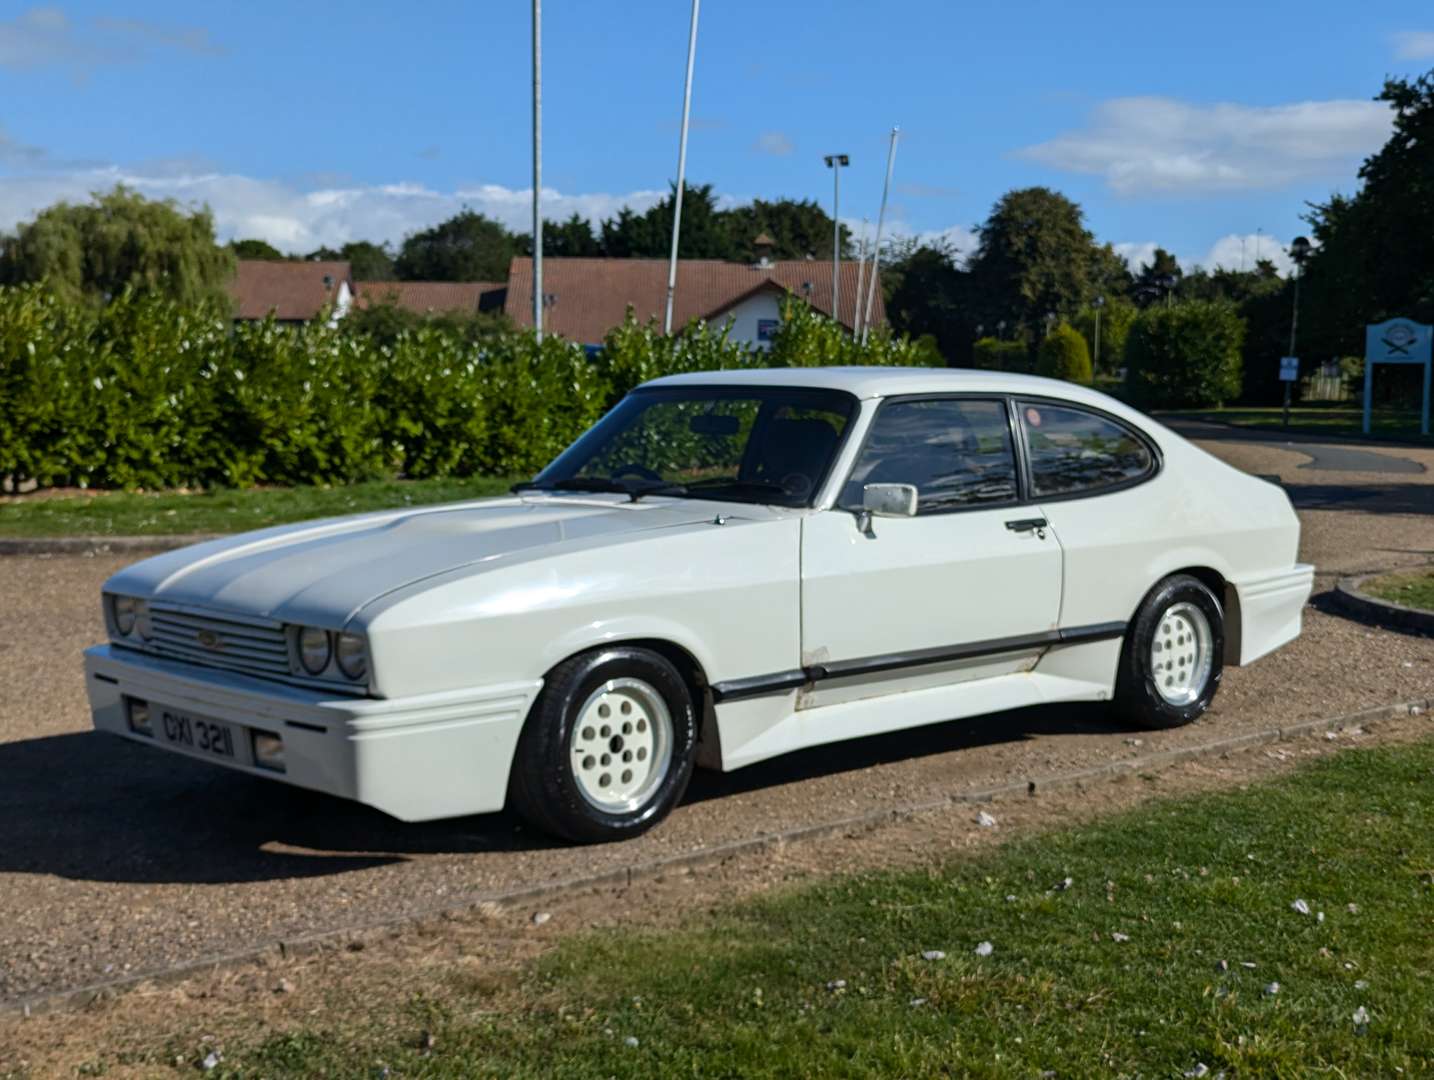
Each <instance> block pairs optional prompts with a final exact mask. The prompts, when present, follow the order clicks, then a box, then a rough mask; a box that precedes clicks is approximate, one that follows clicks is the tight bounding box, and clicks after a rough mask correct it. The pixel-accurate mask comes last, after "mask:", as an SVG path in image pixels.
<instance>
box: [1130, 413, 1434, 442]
mask: <svg viewBox="0 0 1434 1080" xmlns="http://www.w3.org/2000/svg"><path fill="white" fill-rule="evenodd" d="M1156 415H1157V416H1181V417H1185V418H1187V419H1190V420H1213V421H1214V422H1216V423H1218V424H1234V425H1236V426H1237V427H1249V428H1262V429H1274V430H1281V431H1282V430H1284V423H1283V416H1284V413H1283V410H1281V409H1280V408H1279V406H1273V407H1271V408H1242V407H1231V408H1227V409H1171V410H1167V411H1164V412H1160V413H1157V414H1156ZM1363 425H1364V413H1363V412H1362V411H1361V410H1360V409H1358V408H1349V407H1346V406H1341V405H1332V406H1318V405H1306V406H1297V407H1294V408H1291V409H1290V428H1289V430H1291V431H1304V432H1314V433H1317V434H1321V435H1359V436H1361V437H1362V435H1363V430H1364V427H1363ZM1370 437H1371V438H1386V439H1395V438H1397V439H1414V440H1424V441H1430V442H1434V436H1428V435H1420V434H1419V413H1418V412H1417V411H1415V410H1408V411H1391V410H1385V411H1380V410H1375V412H1374V415H1373V416H1371V417H1370Z"/></svg>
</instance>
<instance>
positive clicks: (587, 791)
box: [509, 646, 697, 843]
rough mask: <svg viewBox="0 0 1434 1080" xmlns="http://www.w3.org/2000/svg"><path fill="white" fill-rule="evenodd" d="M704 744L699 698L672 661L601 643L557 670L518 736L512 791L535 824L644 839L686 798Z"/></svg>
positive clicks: (584, 838) (579, 837)
mask: <svg viewBox="0 0 1434 1080" xmlns="http://www.w3.org/2000/svg"><path fill="white" fill-rule="evenodd" d="M696 747H697V717H696V714H695V711H694V709H693V704H692V695H691V693H690V692H689V691H688V689H687V684H686V682H685V681H684V680H683V678H682V676H681V675H680V674H679V673H678V671H677V669H676V668H674V667H673V666H672V664H671V662H670V661H668V660H667V659H666V658H665V657H663V656H661V655H659V654H658V653H655V652H652V651H651V650H648V649H639V648H632V647H627V646H614V647H612V648H603V649H593V650H592V651H590V652H586V653H582V654H580V655H578V656H575V657H573V658H572V659H570V660H565V661H564V662H563V663H561V664H559V665H558V666H557V667H556V668H554V669H553V670H552V672H550V673H549V675H548V678H547V680H546V682H545V684H544V686H543V691H542V693H541V694H540V695H539V697H538V700H537V702H536V704H535V705H534V706H533V710H532V712H531V713H530V714H529V716H528V720H527V723H526V724H525V725H524V726H523V733H522V734H521V735H520V736H519V738H518V748H517V753H516V755H515V758H514V761H513V770H512V780H511V782H510V785H509V794H510V797H511V798H512V800H513V804H514V807H515V808H516V809H517V811H518V812H519V813H520V814H522V816H523V817H524V818H526V819H527V820H528V821H529V822H530V823H532V824H533V825H535V826H537V827H538V828H540V829H542V830H543V831H544V832H548V833H552V834H553V835H555V836H558V837H561V838H562V839H565V840H572V841H576V842H578V843H595V842H598V841H603V840H621V839H625V838H627V837H630V836H637V835H639V834H641V833H644V832H646V831H647V830H648V829H650V828H652V826H654V825H656V824H657V823H658V822H659V821H661V820H662V819H663V818H664V817H666V816H667V814H668V813H669V812H670V811H671V810H672V808H673V807H674V806H676V805H677V803H678V802H679V801H680V800H681V798H682V795H683V793H684V792H685V791H686V790H687V782H688V780H690V779H691V777H692V765H693V759H694V756H695V754H696Z"/></svg>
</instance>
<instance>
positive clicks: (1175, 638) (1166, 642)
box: [1150, 601, 1214, 706]
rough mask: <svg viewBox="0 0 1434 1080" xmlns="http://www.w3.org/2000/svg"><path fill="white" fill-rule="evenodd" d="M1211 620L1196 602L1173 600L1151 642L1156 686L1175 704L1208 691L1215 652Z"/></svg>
mask: <svg viewBox="0 0 1434 1080" xmlns="http://www.w3.org/2000/svg"><path fill="white" fill-rule="evenodd" d="M1212 641H1213V636H1212V635H1211V633H1210V620H1209V619H1207V618H1206V617H1205V613H1204V612H1203V611H1201V610H1200V609H1199V608H1198V607H1196V606H1195V605H1194V604H1190V603H1186V602H1184V601H1182V602H1181V603H1178V604H1172V605H1170V607H1168V608H1166V609H1165V612H1164V614H1162V615H1161V616H1160V621H1159V623H1158V625H1157V626H1156V627H1155V635H1154V640H1153V641H1152V642H1151V643H1150V674H1151V677H1152V678H1153V679H1154V680H1155V689H1156V691H1157V692H1158V693H1159V694H1160V696H1161V697H1162V698H1164V699H1165V700H1166V701H1168V702H1169V703H1170V704H1171V705H1176V706H1181V705H1189V704H1190V703H1191V702H1192V701H1195V700H1196V699H1197V698H1199V697H1200V695H1201V694H1202V693H1204V692H1205V684H1206V682H1207V681H1209V678H1210V668H1211V660H1212V656H1213V653H1214V648H1213V644H1212Z"/></svg>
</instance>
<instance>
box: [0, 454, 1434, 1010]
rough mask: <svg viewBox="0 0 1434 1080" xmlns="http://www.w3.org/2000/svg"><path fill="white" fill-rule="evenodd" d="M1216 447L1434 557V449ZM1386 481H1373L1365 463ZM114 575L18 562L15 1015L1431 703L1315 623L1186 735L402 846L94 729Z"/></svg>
mask: <svg viewBox="0 0 1434 1080" xmlns="http://www.w3.org/2000/svg"><path fill="white" fill-rule="evenodd" d="M1205 445H1206V447H1207V449H1209V450H1210V451H1211V452H1212V453H1215V454H1217V455H1219V456H1220V457H1223V458H1225V459H1227V460H1229V461H1231V462H1233V463H1235V464H1237V465H1239V466H1240V467H1241V468H1244V469H1247V470H1248V471H1250V472H1254V473H1263V474H1271V473H1278V474H1279V475H1280V476H1281V477H1282V478H1284V479H1285V481H1286V483H1287V487H1288V489H1289V490H1290V492H1291V497H1292V498H1293V500H1294V501H1295V503H1296V505H1297V506H1298V507H1300V514H1301V518H1302V520H1303V522H1304V537H1303V541H1302V558H1304V559H1305V560H1307V561H1312V562H1314V563H1315V564H1316V565H1317V566H1318V567H1319V568H1320V571H1321V576H1320V579H1319V585H1318V586H1317V592H1318V591H1322V590H1323V589H1326V588H1328V586H1329V585H1330V584H1331V581H1332V575H1333V574H1336V573H1338V574H1347V573H1354V572H1358V571H1365V570H1376V569H1384V568H1391V567H1398V566H1405V565H1414V564H1418V563H1422V562H1428V561H1430V560H1431V559H1434V451H1427V450H1403V449H1397V450H1396V449H1384V448H1380V449H1369V448H1360V449H1362V450H1364V449H1368V452H1369V453H1372V454H1381V455H1389V456H1391V457H1393V458H1396V459H1402V460H1403V461H1405V462H1414V463H1417V464H1419V465H1423V466H1425V468H1424V469H1423V470H1422V471H1417V472H1416V471H1413V470H1409V469H1408V468H1407V466H1399V467H1397V468H1400V469H1401V470H1402V471H1398V472H1385V471H1382V470H1381V471H1369V472H1362V471H1350V470H1349V469H1348V467H1347V466H1348V463H1349V461H1360V460H1363V459H1345V460H1344V461H1343V463H1342V464H1343V467H1340V468H1337V469H1335V468H1331V469H1323V470H1322V469H1318V468H1312V467H1310V466H1311V463H1312V456H1311V455H1310V454H1306V453H1301V452H1300V451H1299V449H1298V448H1297V447H1295V446H1289V445H1285V444H1282V443H1279V442H1274V441H1265V440H1261V441H1258V442H1244V441H1238V440H1234V439H1230V438H1223V437H1222V438H1217V439H1212V440H1210V441H1208V442H1206V443H1205ZM1366 464H1368V462H1366ZM123 561H124V560H120V559H115V558H105V557H97V558H72V557H65V558H50V559H46V558H21V557H16V558H9V559H0V581H3V584H4V587H5V594H6V604H5V608H6V615H7V618H6V619H5V620H4V622H3V624H0V678H3V680H4V683H3V685H4V686H5V687H6V693H5V695H4V697H3V699H0V778H3V784H0V911H3V912H5V913H6V918H5V919H4V920H0V1002H3V1001H6V1000H11V999H14V998H17V997H21V996H24V995H28V994H30V993H35V992H39V991H45V990H58V989H64V988H68V987H73V986H82V985H86V984H89V983H93V982H97V981H100V980H102V979H104V978H106V977H113V976H115V975H119V974H123V973H125V972H128V971H142V970H149V969H154V968H159V967H163V966H165V965H168V964H173V963H181V962H186V961H194V960H198V959H202V958H204V957H206V956H210V955H215V954H224V953H229V952H235V951H240V950H243V949H245V948H247V947H250V946H253V945H256V944H259V943H261V942H264V941H269V940H273V939H276V938H282V937H289V936H293V935H297V934H302V933H305V932H311V931H315V930H320V929H326V928H331V927H336V926H342V925H347V924H356V923H362V922H367V921H372V920H375V919H379V918H383V917H388V916H393V915H398V914H401V913H403V912H405V911H409V910H416V909H424V908H431V907H433V906H435V905H437V904H440V903H443V902H445V901H452V902H455V903H456V902H458V901H460V900H461V899H462V898H464V897H465V896H472V895H477V894H484V893H489V892H493V891H496V890H500V889H505V888H511V887H514V886H518V885H521V884H523V883H536V882H543V881H549V880H554V879H561V878H566V877H570V876H574V875H579V874H585V873H590V872H595V871H601V870H605V869H620V868H622V867H623V866H625V865H627V864H629V863H630V862H633V861H640V860H641V861H645V860H647V859H651V858H657V857H662V856H665V855H670V854H676V853H680V852H688V851H693V850H696V849H700V848H704V847H707V846H710V845H714V844H720V843H722V842H724V841H730V840H737V839H742V838H746V837H750V836H752V835H755V834H759V833H766V832H772V831H776V830H781V829H786V828H790V827H793V826H799V825H803V824H809V823H818V822H821V821H825V820H829V819H834V818H839V817H845V816H849V815H852V814H854V813H859V812H866V811H870V810H875V809H878V808H881V807H884V806H888V805H894V804H901V803H909V802H917V801H922V800H926V799H935V798H939V797H940V796H941V795H943V794H944V793H949V792H953V791H959V790H965V789H980V788H984V787H988V786H992V785H995V784H997V783H1001V782H1005V781H1008V780H1009V779H1011V778H1012V777H1015V776H1041V775H1046V774H1049V773H1053V772H1057V771H1063V770H1066V769H1069V768H1072V767H1079V766H1082V765H1095V764H1098V763H1101V762H1105V761H1109V760H1111V759H1113V758H1119V757H1122V756H1125V757H1131V756H1136V755H1139V754H1147V753H1150V752H1152V751H1157V750H1160V749H1165V748H1174V747H1178V746H1185V745H1192V744H1196V743H1203V742H1208V741H1210V740H1212V739H1215V738H1219V737H1222V736H1226V735H1234V734H1238V733H1240V732H1243V731H1252V730H1258V729H1262V728H1268V727H1272V726H1276V725H1278V724H1283V723H1290V722H1294V721H1298V720H1302V719H1313V718H1317V717H1328V716H1334V715H1338V714H1341V713H1345V712H1351V711H1354V710H1356V709H1359V708H1362V707H1367V706H1372V705H1379V704H1386V703H1393V702H1397V701H1403V700H1409V699H1413V698H1418V697H1425V696H1428V695H1429V694H1430V693H1431V692H1434V640H1430V639H1428V638H1419V637H1412V636H1409V635H1405V634H1399V633H1391V632H1386V631H1382V630H1377V629H1374V628H1371V627H1367V626H1364V625H1361V624H1359V623H1355V622H1351V621H1348V620H1346V619H1343V618H1340V617H1337V616H1335V615H1332V614H1328V613H1326V612H1325V611H1324V610H1323V608H1322V604H1321V602H1320V600H1319V599H1318V598H1316V601H1315V604H1314V606H1313V607H1312V609H1311V610H1310V611H1309V612H1308V618H1307V622H1306V628H1305V633H1304V635H1303V636H1302V637H1301V638H1300V639H1299V641H1297V642H1296V643H1294V644H1293V645H1291V646H1289V647H1287V648H1286V649H1284V650H1281V651H1280V652H1279V653H1277V654H1275V655H1274V656H1271V657H1268V658H1266V659H1265V660H1263V661H1261V662H1260V663H1258V664H1256V665H1254V666H1253V667H1251V668H1249V669H1237V670H1231V671H1228V672H1227V675H1226V681H1225V684H1224V687H1223V689H1222V690H1221V692H1220V695H1219V697H1218V699H1217V702H1216V705H1215V707H1214V708H1213V709H1212V710H1211V712H1210V713H1209V715H1208V716H1207V717H1206V718H1204V719H1202V721H1201V722H1200V723H1198V724H1195V725H1193V726H1192V727H1189V728H1184V729H1181V730H1178V731H1168V732H1156V733H1139V734H1138V738H1139V739H1140V740H1141V745H1140V746H1139V747H1136V746H1133V745H1131V742H1130V740H1131V739H1132V738H1133V737H1134V736H1135V733H1132V732H1130V731H1128V730H1125V729H1122V728H1119V727H1116V726H1113V725H1112V724H1111V722H1110V721H1109V720H1108V718H1107V717H1106V715H1105V713H1104V711H1103V710H1102V709H1101V708H1099V707H1097V706H1079V707H1075V706H1062V707H1044V708H1038V709H1026V710H1020V711H1017V712H1008V713H1002V714H999V715H996V716H991V717H984V718H981V719H978V720H970V721H956V722H952V723H948V724H944V725H940V726H937V727H930V728H925V729H921V730H918V731H911V732H903V733H897V734H893V735H889V736H882V737H878V738H871V739H865V740H861V741H858V742H855V743H849V744H845V745H839V746H835V747H827V748H822V749H819V750H814V751H810V752H803V753H798V754H794V755H790V756H788V757H785V758H782V759H779V760H776V761H772V762H767V763H764V764H761V765H757V766H753V767H751V768H749V769H745V770H742V771H740V772H737V773H733V774H729V775H719V774H713V773H702V772H699V774H698V775H697V777H696V779H695V780H694V782H693V784H692V788H691V791H690V794H689V796H688V798H687V801H686V803H685V804H684V805H683V806H682V807H680V808H679V809H678V810H677V812H676V813H674V815H673V816H672V818H671V819H670V820H669V821H668V822H667V823H666V824H665V825H664V826H662V827H661V828H659V829H657V830H656V831H655V832H653V833H651V834H649V835H647V836H645V837H643V838H641V839H639V840H637V841H633V842H630V843H627V844H622V845H612V846H607V847H597V848H584V849H571V848H559V847H555V846H552V845H550V844H548V843H547V842H546V841H545V840H543V839H542V838H539V837H536V836H533V835H531V834H529V833H527V832H525V831H523V830H522V829H521V828H520V827H519V825H518V824H517V822H516V821H515V820H514V819H513V818H511V817H510V816H508V815H506V814H500V815H491V816H484V817H473V818H465V819H460V820H456V821H447V822H438V823H433V824H426V825H403V824H401V823H399V822H396V821H394V820H392V819H389V818H387V817H385V816H383V815H382V814H379V813H377V812H374V811H370V810H367V809H365V808H363V807H359V806H354V805H351V804H348V803H344V802H340V801H337V800H333V799H329V798H327V797H324V796H318V795H314V794H310V793H306V792H302V791H299V790H296V789H292V788H288V787H284V786H282V785H279V784H272V783H268V782H265V781H263V780H259V779H255V778H250V777H247V776H242V775H235V774H231V773H227V772H224V771H222V770H219V769H215V768H211V767H209V766H207V765H205V764H203V763H201V762H196V761H190V760H188V759H185V758H180V757H177V756H171V755H163V754H156V753H153V752H151V751H147V750H146V749H145V748H143V747H140V746H135V745H131V744H129V743H125V742H122V741H121V740H118V739H113V738H110V737H107V736H103V735H97V734H94V733H92V732H90V731H89V730H88V727H89V717H88V712H87V709H86V705H85V696H84V686H83V679H82V673H81V669H80V661H79V651H80V650H81V649H82V648H83V647H84V646H85V645H87V644H90V643H91V642H94V641H97V640H99V639H100V638H101V637H102V633H103V632H102V628H101V621H100V616H99V604H98V589H99V585H100V583H101V582H102V581H103V580H104V578H105V577H106V576H108V575H109V574H110V573H112V572H113V571H114V570H116V569H117V568H118V567H119V566H120V565H122V563H123Z"/></svg>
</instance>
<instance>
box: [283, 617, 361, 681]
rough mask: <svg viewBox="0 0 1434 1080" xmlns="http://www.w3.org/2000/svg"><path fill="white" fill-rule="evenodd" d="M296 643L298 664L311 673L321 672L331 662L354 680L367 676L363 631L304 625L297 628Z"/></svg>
mask: <svg viewBox="0 0 1434 1080" xmlns="http://www.w3.org/2000/svg"><path fill="white" fill-rule="evenodd" d="M298 644H299V663H300V665H302V666H303V669H304V670H305V671H306V672H308V673H309V674H310V675H322V674H323V673H324V672H325V671H327V670H328V668H329V664H330V663H331V662H336V663H337V664H338V668H339V671H341V672H342V673H343V674H344V676H345V677H346V678H349V679H352V680H354V681H355V682H358V681H359V680H361V679H363V678H364V677H365V676H367V675H368V648H367V642H365V640H364V636H363V635H362V634H353V633H349V632H347V631H344V632H342V633H334V632H333V631H331V630H321V629H320V628H319V627H317V626H304V627H300V628H299V642H298Z"/></svg>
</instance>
